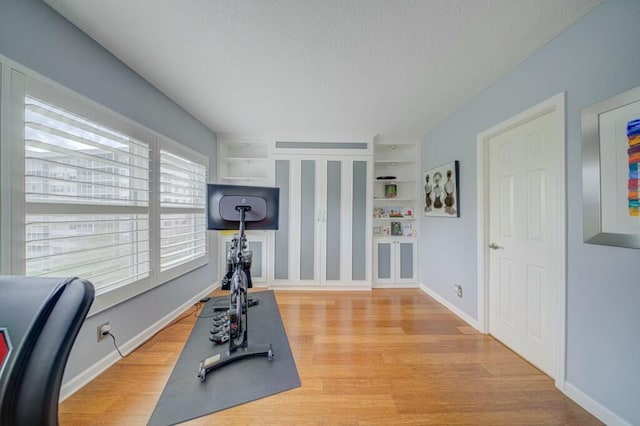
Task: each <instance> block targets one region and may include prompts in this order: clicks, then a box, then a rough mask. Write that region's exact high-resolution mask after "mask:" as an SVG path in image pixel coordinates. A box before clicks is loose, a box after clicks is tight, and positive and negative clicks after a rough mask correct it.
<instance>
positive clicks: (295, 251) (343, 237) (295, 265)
mask: <svg viewBox="0 0 640 426" xmlns="http://www.w3.org/2000/svg"><path fill="white" fill-rule="evenodd" d="M368 165H369V161H368V160H366V159H335V158H326V159H307V158H284V159H276V162H275V185H276V186H278V187H280V229H279V230H278V231H277V232H276V233H275V236H274V268H273V271H274V276H273V280H274V284H275V285H276V286H282V287H313V286H318V287H324V288H331V287H336V288H344V287H345V286H348V287H361V286H366V287H370V278H369V273H368V271H369V270H370V257H371V256H370V249H368V247H370V232H369V229H370V223H368V218H369V215H368V213H367V212H368V211H369V210H370V205H369V200H370V197H369V195H368V194H369V188H370V186H369V185H368V184H367V182H368V173H369V171H368Z"/></svg>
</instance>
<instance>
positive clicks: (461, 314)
mask: <svg viewBox="0 0 640 426" xmlns="http://www.w3.org/2000/svg"><path fill="white" fill-rule="evenodd" d="M419 287H420V290H422V291H423V292H425V293H426V294H427V295H429V296H431V297H432V298H434V299H435V300H436V302H438V303H440V304H441V305H442V306H444V307H445V308H447V309H449V310H450V311H451V312H453V313H454V314H456V315H457V316H459V317H460V319H462V320H463V321H464V322H466V323H467V324H469V325H470V326H471V327H473V328H475V329H476V330H478V331H480V328H479V324H478V321H476V320H475V319H474V318H472V317H470V316H469V315H467V314H466V313H465V312H464V311H463V310H462V309H460V308H458V307H457V306H455V305H453V304H451V302H449V301H448V300H446V299H445V298H443V297H442V296H440V295H439V294H438V293H436V292H435V291H433V290H431V289H430V288H429V287H427V286H426V285H424V284H422V283H420V285H419Z"/></svg>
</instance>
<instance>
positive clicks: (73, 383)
mask: <svg viewBox="0 0 640 426" xmlns="http://www.w3.org/2000/svg"><path fill="white" fill-rule="evenodd" d="M219 286H220V284H219V283H218V282H215V283H213V284H212V285H210V286H209V287H207V288H205V289H204V290H202V291H201V292H199V293H198V294H196V295H194V296H193V297H192V298H191V299H189V300H187V301H186V302H184V303H183V304H182V305H180V306H179V307H177V308H176V309H174V310H173V311H171V312H169V313H168V314H167V315H165V316H164V317H163V318H161V319H160V320H159V321H157V322H156V323H154V324H151V325H150V326H149V327H148V328H147V329H146V330H143V331H142V332H141V333H139V334H138V335H136V336H134V337H133V338H132V339H130V340H128V341H126V342H124V343H122V344H121V345H119V347H120V351H121V352H122V353H123V354H124V355H125V356H127V355H128V354H130V353H131V352H133V351H134V350H136V348H138V347H139V346H140V345H142V344H143V343H145V342H146V341H147V340H149V339H150V338H152V337H153V336H155V334H156V333H158V332H159V331H160V330H162V329H163V328H165V327H166V326H167V325H169V324H170V323H171V322H172V321H173V320H175V319H176V318H178V316H180V315H181V314H182V313H183V312H184V311H185V310H187V309H188V308H189V307H190V306H193V305H194V304H195V303H196V302H197V301H199V300H200V299H202V298H203V297H205V296H206V295H208V294H209V293H211V292H212V291H214V290H215V289H216V288H218V287H219ZM119 360H120V355H119V354H118V353H117V352H116V351H115V350H114V351H112V352H111V353H109V355H107V356H105V357H104V358H102V359H101V360H100V361H98V362H96V363H95V364H93V365H92V366H91V367H89V368H87V369H86V370H84V371H83V372H82V373H80V374H78V375H77V376H75V377H73V378H71V379H69V380H67V381H66V382H64V383H63V384H62V386H61V388H60V398H59V401H60V402H62V401H64V400H65V399H67V398H69V397H70V396H71V395H73V394H74V393H76V392H77V391H78V390H80V388H82V387H83V386H85V385H86V384H87V383H89V382H90V381H92V380H93V379H95V378H96V377H98V376H99V375H100V374H101V373H103V372H104V371H105V370H107V369H108V368H109V367H111V366H112V365H113V364H115V363H116V362H118V361H119Z"/></svg>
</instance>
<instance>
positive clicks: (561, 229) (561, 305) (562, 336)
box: [476, 92, 567, 390]
mask: <svg viewBox="0 0 640 426" xmlns="http://www.w3.org/2000/svg"><path fill="white" fill-rule="evenodd" d="M550 112H553V113H554V114H555V119H556V120H555V122H556V125H557V128H556V132H555V136H556V137H555V138H554V139H555V140H559V141H561V143H560V147H558V153H559V155H558V158H557V161H558V182H557V183H558V195H557V206H558V213H559V217H560V218H562V220H560V221H559V223H558V235H560V237H559V238H558V239H559V240H560V243H561V244H560V247H558V248H557V253H556V254H557V258H558V271H557V275H556V277H555V280H556V281H560V284H561V286H560V289H559V291H558V293H557V301H558V306H557V311H556V324H558V326H559V327H558V330H557V332H558V335H557V336H556V343H555V345H554V346H555V351H556V368H555V370H556V371H555V377H554V379H555V384H556V387H558V388H559V389H560V390H563V389H564V384H565V378H566V349H567V348H566V327H567V324H566V292H567V271H566V265H567V231H566V221H567V218H566V203H567V201H566V160H565V158H566V130H565V125H566V124H565V121H566V114H565V92H561V93H559V94H557V95H555V96H553V97H551V98H549V99H547V100H546V101H544V102H541V103H540V104H538V105H536V106H534V107H532V108H529V109H528V110H526V111H524V112H521V113H520V114H517V115H516V116H514V117H512V118H510V119H508V120H506V121H504V122H502V123H500V124H498V125H496V126H494V127H492V128H490V129H488V130H485V131H484V132H482V133H479V134H478V136H477V178H476V181H477V200H478V208H477V221H478V222H477V223H478V225H477V228H478V234H477V240H476V241H477V253H478V257H477V275H478V326H479V328H478V330H479V331H480V332H482V333H488V332H489V295H488V291H489V286H488V285H487V282H488V275H487V274H488V267H487V262H488V259H489V256H488V255H487V243H488V242H487V241H486V237H487V235H488V220H489V219H488V215H487V213H488V207H489V206H488V190H489V185H488V179H489V177H488V161H489V156H488V142H489V139H491V138H492V137H493V136H496V135H497V134H500V133H503V132H505V131H507V130H510V129H512V128H514V127H517V126H519V125H520V124H522V123H525V122H528V121H531V120H533V119H534V118H537V117H539V116H542V115H544V114H547V113H550Z"/></svg>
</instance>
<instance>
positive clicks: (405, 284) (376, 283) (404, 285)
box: [371, 281, 421, 288]
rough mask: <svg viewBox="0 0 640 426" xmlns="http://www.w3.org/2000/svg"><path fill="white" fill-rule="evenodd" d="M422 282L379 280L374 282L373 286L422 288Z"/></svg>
mask: <svg viewBox="0 0 640 426" xmlns="http://www.w3.org/2000/svg"><path fill="white" fill-rule="evenodd" d="M420 285H421V284H420V283H417V282H415V283H398V282H394V283H387V282H384V283H379V282H375V281H374V282H373V284H372V285H371V288H420Z"/></svg>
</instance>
